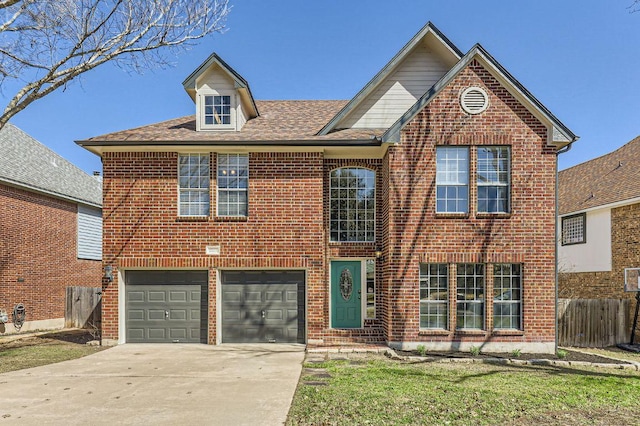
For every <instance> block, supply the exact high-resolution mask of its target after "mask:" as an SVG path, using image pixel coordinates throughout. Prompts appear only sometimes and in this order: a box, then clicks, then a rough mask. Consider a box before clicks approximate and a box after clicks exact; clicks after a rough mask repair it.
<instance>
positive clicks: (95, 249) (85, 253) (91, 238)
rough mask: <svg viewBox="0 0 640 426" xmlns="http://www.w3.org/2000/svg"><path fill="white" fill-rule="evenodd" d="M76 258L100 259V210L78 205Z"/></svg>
mask: <svg viewBox="0 0 640 426" xmlns="http://www.w3.org/2000/svg"><path fill="white" fill-rule="evenodd" d="M78 258H79V259H91V260H102V211H101V210H100V209H95V208H92V207H87V206H83V205H78Z"/></svg>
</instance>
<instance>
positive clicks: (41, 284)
mask: <svg viewBox="0 0 640 426" xmlns="http://www.w3.org/2000/svg"><path fill="white" fill-rule="evenodd" d="M0 224H2V226H0V308H1V309H5V310H7V312H9V314H10V321H11V312H12V311H13V307H14V306H15V305H16V304H17V303H22V304H24V306H25V308H26V311H27V315H26V321H39V320H47V319H55V318H64V310H65V300H66V297H65V289H66V287H69V286H84V287H99V286H100V279H101V275H102V273H101V271H102V265H101V262H100V261H93V260H83V259H78V258H77V205H76V204H74V203H70V202H67V201H63V200H59V199H57V198H53V197H49V196H46V195H41V194H37V193H34V192H30V191H26V190H22V189H17V188H14V187H10V186H6V185H0Z"/></svg>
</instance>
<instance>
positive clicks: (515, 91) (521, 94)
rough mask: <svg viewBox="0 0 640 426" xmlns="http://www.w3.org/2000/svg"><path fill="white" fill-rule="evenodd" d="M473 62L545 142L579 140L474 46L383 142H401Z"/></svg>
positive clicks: (406, 114)
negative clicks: (538, 125)
mask: <svg viewBox="0 0 640 426" xmlns="http://www.w3.org/2000/svg"><path fill="white" fill-rule="evenodd" d="M474 59H476V60H478V62H479V63H480V64H481V65H482V66H483V67H484V68H485V69H486V70H487V71H489V73H491V75H493V77H495V78H496V79H497V80H498V81H499V82H500V83H501V84H502V86H503V87H505V88H506V89H507V90H508V91H509V93H511V95H512V96H514V97H515V98H516V99H517V100H518V101H519V102H521V103H522V104H523V105H524V106H525V107H526V108H527V110H528V111H529V112H531V113H532V114H533V115H534V116H535V117H536V118H537V119H539V120H540V121H541V122H543V123H545V124H546V125H547V127H548V129H549V134H548V140H547V142H548V143H549V144H551V145H555V146H556V147H558V148H561V147H563V146H565V145H567V144H569V143H572V142H574V141H576V140H577V139H578V136H576V135H575V134H574V133H573V132H571V130H569V128H567V127H566V126H565V125H564V124H563V123H562V122H561V121H560V120H558V119H557V118H556V117H555V116H554V115H553V114H552V113H551V111H549V110H548V109H547V108H546V107H545V106H544V105H543V104H542V103H541V102H540V101H538V99H536V98H535V97H534V96H533V95H532V94H531V93H530V92H529V91H528V90H527V89H526V88H525V87H524V86H523V85H522V84H521V83H520V82H519V81H518V80H516V79H515V78H514V77H513V76H512V75H511V74H510V73H509V72H508V71H507V70H506V69H505V68H504V67H503V66H502V65H500V63H498V61H496V60H495V58H493V56H491V55H490V54H489V53H488V52H487V51H486V50H485V49H484V48H483V47H482V46H481V45H480V44H476V45H475V46H473V47H472V48H471V50H469V52H467V54H466V55H464V57H462V58H461V59H460V61H459V62H458V63H457V64H456V65H455V66H454V67H453V68H451V69H450V70H449V71H448V72H447V73H446V74H445V75H444V76H443V77H442V78H441V79H440V81H438V82H437V83H436V84H434V85H433V87H431V89H429V91H427V92H426V93H425V94H424V95H423V96H422V97H421V98H420V99H419V100H418V102H416V103H415V104H414V105H413V106H412V107H411V108H410V109H409V110H408V111H407V112H406V113H405V114H404V115H403V116H402V117H400V119H398V121H396V122H395V123H394V124H393V125H392V126H391V127H390V128H389V129H388V130H387V131H386V132H385V134H384V135H383V136H382V140H383V142H400V131H401V130H402V129H403V128H404V126H405V125H406V124H407V123H409V122H410V121H411V120H412V119H413V118H414V117H415V116H416V115H417V114H418V113H419V112H420V111H421V110H422V109H423V108H424V107H425V106H426V105H427V104H428V103H429V102H431V100H433V99H434V98H435V97H436V96H437V95H438V93H440V92H441V91H442V90H443V89H444V88H445V87H446V86H447V85H448V84H449V83H450V82H451V81H452V80H453V79H454V78H455V77H456V76H457V75H458V74H459V73H460V72H461V71H462V70H463V69H465V68H466V67H467V66H468V65H469V64H470V63H471V61H473V60H474Z"/></svg>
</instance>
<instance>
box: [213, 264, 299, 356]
mask: <svg viewBox="0 0 640 426" xmlns="http://www.w3.org/2000/svg"><path fill="white" fill-rule="evenodd" d="M220 276H221V288H222V301H221V309H222V342H223V343H266V342H268V343H305V282H304V277H305V274H304V271H221V273H220Z"/></svg>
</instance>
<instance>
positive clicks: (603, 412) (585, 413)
mask: <svg viewBox="0 0 640 426" xmlns="http://www.w3.org/2000/svg"><path fill="white" fill-rule="evenodd" d="M508 424H509V425H514V426H516V425H517V426H525V425H545V426H546V425H558V426H582V425H593V426H610V425H620V426H623V425H637V424H638V420H637V413H636V410H632V409H629V408H622V407H615V408H611V409H589V410H584V409H583V410H571V411H549V412H545V413H540V414H535V415H531V416H526V417H522V418H520V419H518V420H514V421H513V422H512V423H508Z"/></svg>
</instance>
